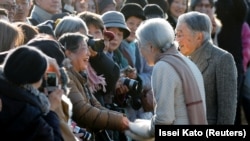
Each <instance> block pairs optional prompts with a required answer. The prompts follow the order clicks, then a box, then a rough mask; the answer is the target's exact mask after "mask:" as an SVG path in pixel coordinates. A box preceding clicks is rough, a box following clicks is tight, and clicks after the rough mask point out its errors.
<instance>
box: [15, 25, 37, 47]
mask: <svg viewBox="0 0 250 141" xmlns="http://www.w3.org/2000/svg"><path fill="white" fill-rule="evenodd" d="M14 24H15V25H16V26H17V27H19V28H21V30H22V32H23V35H24V41H23V44H26V43H28V41H29V40H31V39H33V38H34V37H35V36H36V35H37V34H39V31H38V28H37V27H36V26H33V25H31V24H27V23H25V22H15V23H14Z"/></svg>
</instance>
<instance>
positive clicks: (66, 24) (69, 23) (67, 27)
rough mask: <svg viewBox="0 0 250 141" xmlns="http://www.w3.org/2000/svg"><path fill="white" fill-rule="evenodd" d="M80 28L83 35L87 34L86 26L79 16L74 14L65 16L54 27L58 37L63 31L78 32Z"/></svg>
mask: <svg viewBox="0 0 250 141" xmlns="http://www.w3.org/2000/svg"><path fill="white" fill-rule="evenodd" d="M80 29H83V31H84V33H83V34H84V35H87V34H88V27H87V25H86V23H85V22H84V21H83V20H82V19H81V18H79V17H76V16H65V17H63V18H62V19H61V21H60V22H59V23H58V24H57V26H56V27H55V35H56V37H57V38H59V37H60V36H62V35H63V34H64V33H68V32H71V33H72V32H79V31H80Z"/></svg>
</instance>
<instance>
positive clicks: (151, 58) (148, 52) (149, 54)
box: [139, 41, 155, 66]
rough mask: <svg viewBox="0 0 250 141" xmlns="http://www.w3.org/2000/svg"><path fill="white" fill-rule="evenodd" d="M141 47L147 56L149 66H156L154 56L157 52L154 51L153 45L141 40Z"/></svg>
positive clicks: (141, 50)
mask: <svg viewBox="0 0 250 141" xmlns="http://www.w3.org/2000/svg"><path fill="white" fill-rule="evenodd" d="M139 49H140V52H141V54H142V56H143V57H144V58H145V60H146V62H147V64H148V65H149V66H154V64H155V63H154V56H155V54H154V53H155V52H154V51H153V50H154V48H152V45H151V44H150V43H141V42H140V41H139Z"/></svg>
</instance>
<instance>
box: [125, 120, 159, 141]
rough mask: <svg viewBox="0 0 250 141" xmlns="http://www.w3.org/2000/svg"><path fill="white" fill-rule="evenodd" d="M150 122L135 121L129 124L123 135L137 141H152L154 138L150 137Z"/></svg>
mask: <svg viewBox="0 0 250 141" xmlns="http://www.w3.org/2000/svg"><path fill="white" fill-rule="evenodd" d="M150 129H151V120H147V119H136V120H135V122H130V123H129V130H126V131H125V134H126V135H127V136H128V137H130V138H132V139H134V140H137V141H154V136H152V135H150Z"/></svg>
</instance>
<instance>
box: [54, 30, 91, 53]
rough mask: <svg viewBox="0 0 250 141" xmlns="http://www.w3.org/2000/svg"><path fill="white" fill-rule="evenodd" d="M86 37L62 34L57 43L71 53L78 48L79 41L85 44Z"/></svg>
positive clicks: (77, 33)
mask: <svg viewBox="0 0 250 141" xmlns="http://www.w3.org/2000/svg"><path fill="white" fill-rule="evenodd" d="M87 40H88V37H87V36H85V35H83V34H81V33H79V32H75V33H64V34H63V35H62V36H61V37H60V38H59V39H58V41H59V42H60V43H61V44H62V45H63V46H64V47H65V49H66V50H69V51H71V52H76V51H77V50H78V48H79V43H80V42H81V41H86V42H87Z"/></svg>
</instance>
